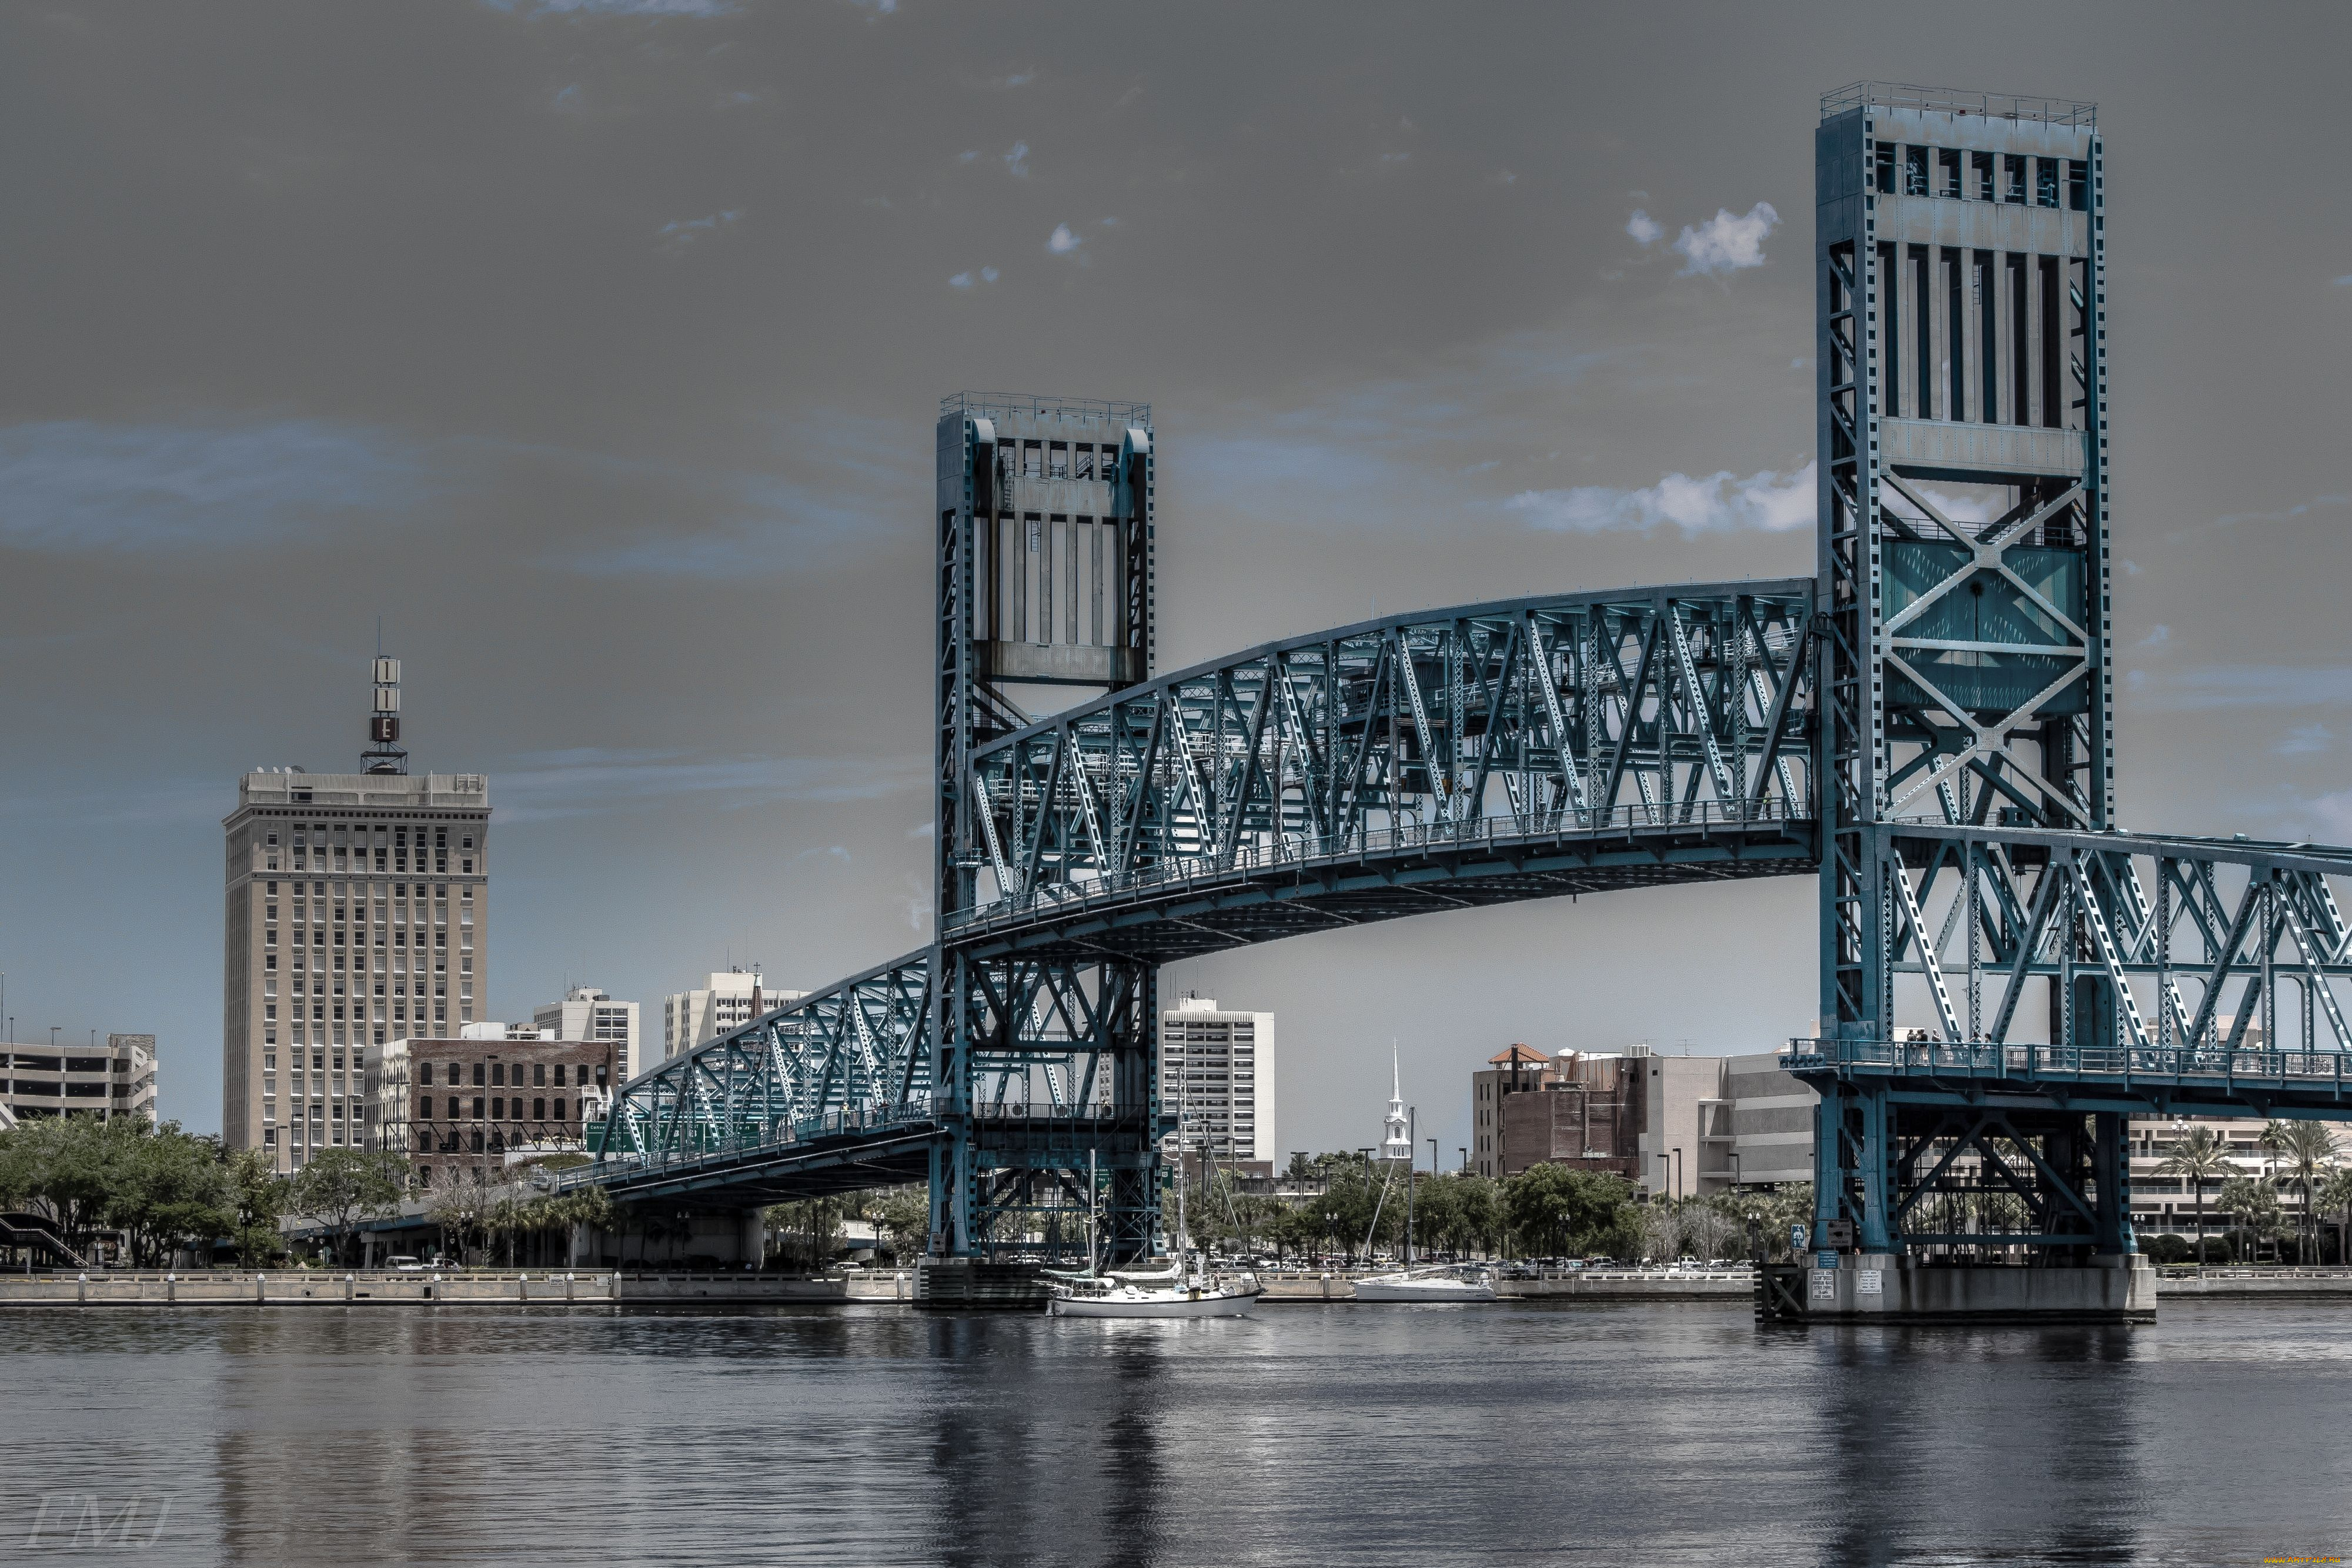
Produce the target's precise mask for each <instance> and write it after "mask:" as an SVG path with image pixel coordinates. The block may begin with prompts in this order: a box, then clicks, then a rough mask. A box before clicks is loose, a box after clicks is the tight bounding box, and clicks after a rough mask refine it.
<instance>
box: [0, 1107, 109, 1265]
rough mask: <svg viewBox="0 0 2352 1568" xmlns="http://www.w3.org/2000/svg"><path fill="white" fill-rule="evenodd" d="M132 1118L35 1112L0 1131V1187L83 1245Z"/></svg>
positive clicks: (100, 1219) (98, 1221) (98, 1216)
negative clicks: (41, 1114) (39, 1113)
mask: <svg viewBox="0 0 2352 1568" xmlns="http://www.w3.org/2000/svg"><path fill="white" fill-rule="evenodd" d="M135 1120H136V1118H132V1117H127V1116H126V1117H121V1118H119V1119H117V1118H109V1119H108V1120H106V1121H100V1119H99V1118H97V1117H95V1116H89V1115H70V1116H37V1117H31V1118H27V1119H26V1121H24V1122H22V1123H20V1124H17V1125H16V1127H15V1128H13V1129H11V1130H10V1131H8V1132H6V1133H0V1190H5V1191H7V1192H9V1193H11V1194H13V1195H15V1197H14V1199H13V1201H15V1202H17V1203H20V1204H23V1205H24V1206H25V1207H27V1208H28V1209H31V1210H32V1211H34V1212H36V1213H38V1214H41V1215H43V1216H45V1217H46V1218H48V1220H49V1221H50V1222H51V1223H52V1224H54V1225H56V1227H57V1228H58V1233H59V1234H61V1235H62V1236H63V1237H64V1238H65V1239H66V1244H67V1245H68V1246H69V1247H72V1248H74V1249H77V1250H86V1249H88V1248H89V1239H90V1235H91V1233H92V1232H93V1231H95V1230H97V1229H98V1228H100V1225H102V1224H103V1223H104V1222H105V1218H106V1206H107V1204H108V1202H109V1201H110V1199H111V1198H112V1197H113V1196H114V1190H115V1186H116V1184H117V1181H118V1179H119V1174H120V1173H119V1171H118V1169H117V1166H118V1164H119V1162H120V1161H121V1157H122V1155H123V1152H124V1148H125V1145H126V1139H127V1138H128V1137H129V1136H130V1135H132V1124H133V1122H134V1121H135Z"/></svg>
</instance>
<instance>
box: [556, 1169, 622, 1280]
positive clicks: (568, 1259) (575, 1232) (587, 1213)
mask: <svg viewBox="0 0 2352 1568" xmlns="http://www.w3.org/2000/svg"><path fill="white" fill-rule="evenodd" d="M548 1202H549V1205H550V1206H551V1209H552V1210H553V1212H554V1214H555V1215H556V1218H557V1221H558V1223H560V1224H561V1225H562V1227H563V1232H564V1238H563V1244H564V1258H563V1266H564V1267H565V1268H567V1269H576V1268H578V1267H579V1266H580V1233H581V1232H582V1231H583V1230H597V1231H604V1230H610V1229H612V1228H614V1225H615V1224H616V1223H618V1221H619V1217H620V1212H621V1210H620V1206H619V1205H618V1204H616V1203H614V1201H613V1195H612V1194H611V1193H609V1192H606V1191H605V1190H604V1188H603V1187H601V1186H583V1187H577V1188H574V1189H573V1190H572V1191H571V1192H567V1193H564V1194H563V1195H562V1196H561V1197H553V1198H550V1199H549V1200H548Z"/></svg>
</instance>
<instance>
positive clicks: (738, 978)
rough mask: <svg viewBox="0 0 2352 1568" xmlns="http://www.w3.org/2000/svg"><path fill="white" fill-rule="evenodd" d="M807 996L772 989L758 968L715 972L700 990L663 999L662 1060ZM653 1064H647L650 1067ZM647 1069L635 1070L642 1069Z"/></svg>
mask: <svg viewBox="0 0 2352 1568" xmlns="http://www.w3.org/2000/svg"><path fill="white" fill-rule="evenodd" d="M806 995H808V993H807V992H806V991H782V990H776V989H773V988H771V987H769V986H768V985H767V984H766V983H765V982H764V981H762V980H761V978H760V971H759V970H758V969H757V968H752V969H729V970H727V971H726V972H724V973H723V974H722V973H714V974H712V975H711V977H710V984H709V986H707V987H704V988H701V989H699V990H692V991H677V992H674V993H672V994H671V995H669V996H667V997H664V998H662V1060H663V1061H668V1060H669V1059H670V1058H671V1057H673V1056H676V1055H677V1054H679V1053H680V1052H681V1051H691V1050H693V1049H694V1048H695V1047H696V1046H698V1045H700V1044H701V1043H702V1042H703V1041H705V1040H717V1039H718V1038H719V1036H720V1035H722V1034H725V1033H726V1032H727V1031H728V1030H731V1029H740V1028H742V1027H743V1026H744V1025H745V1024H747V1023H750V1022H751V1020H752V1019H755V1018H757V1017H759V1016H760V1014H761V1013H763V1012H772V1011H773V1010H774V1009H777V1008H780V1007H782V1005H783V1004H784V1003H786V1002H794V1001H798V1000H800V998H803V997H804V996H806ZM755 999H756V1000H757V1003H758V1006H757V1007H756V1008H755V1007H754V1006H753V1002H754V1000H755ZM652 1065H653V1064H652V1063H651V1062H647V1063H646V1067H650V1066H652ZM645 1070H646V1069H645V1067H639V1068H636V1069H635V1071H639V1072H642V1071H645Z"/></svg>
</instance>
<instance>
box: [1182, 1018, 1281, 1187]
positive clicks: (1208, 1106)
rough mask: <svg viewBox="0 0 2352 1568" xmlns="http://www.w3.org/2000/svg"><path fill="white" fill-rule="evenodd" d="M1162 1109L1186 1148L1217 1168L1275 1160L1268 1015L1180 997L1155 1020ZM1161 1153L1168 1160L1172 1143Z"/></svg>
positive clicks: (1271, 1032)
mask: <svg viewBox="0 0 2352 1568" xmlns="http://www.w3.org/2000/svg"><path fill="white" fill-rule="evenodd" d="M1160 1109H1161V1110H1162V1111H1164V1112H1166V1113H1169V1114H1171V1115H1174V1116H1176V1117H1178V1118H1180V1119H1181V1122H1182V1131H1183V1137H1184V1145H1185V1147H1186V1148H1188V1149H1191V1150H1192V1151H1193V1152H1194V1153H1195V1154H1198V1153H1199V1152H1200V1150H1201V1148H1202V1140H1203V1139H1204V1138H1205V1139H1206V1140H1207V1147H1208V1149H1209V1151H1210V1153H1211V1154H1212V1155H1213V1156H1214V1157H1215V1158H1216V1159H1218V1160H1220V1161H1234V1160H1268V1161H1271V1160H1272V1159H1273V1158H1274V1148H1275V1134H1274V1015H1273V1014H1272V1013H1244V1012H1229V1011H1225V1010H1223V1009H1220V1008H1219V1007H1218V1006H1217V1004H1216V1001H1215V1000H1214V998H1209V997H1186V998H1183V999H1182V1000H1181V1001H1179V1002H1178V1003H1177V1004H1176V1005H1175V1006H1174V1007H1172V1008H1170V1009H1166V1010H1165V1011H1163V1012H1162V1013H1160ZM1167 1147H1168V1150H1169V1152H1170V1154H1171V1155H1173V1154H1174V1152H1175V1148H1176V1140H1175V1138H1174V1137H1173V1136H1171V1137H1170V1138H1169V1139H1168V1141H1167Z"/></svg>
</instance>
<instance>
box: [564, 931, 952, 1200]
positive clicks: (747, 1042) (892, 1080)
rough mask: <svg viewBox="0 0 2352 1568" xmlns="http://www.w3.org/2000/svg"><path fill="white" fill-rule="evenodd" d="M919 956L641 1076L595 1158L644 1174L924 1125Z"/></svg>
mask: <svg viewBox="0 0 2352 1568" xmlns="http://www.w3.org/2000/svg"><path fill="white" fill-rule="evenodd" d="M930 995H931V970H930V955H929V952H928V951H926V952H921V953H914V954H910V955H908V956H906V957H904V958H901V959H899V960H898V961H897V962H896V963H892V964H886V965H883V966H882V967H879V968H877V969H869V970H867V971H866V973H865V974H862V975H858V976H856V977H853V978H850V979H847V980H844V981H842V982H840V983H839V984H838V985H835V986H833V987H831V988H828V989H826V990H823V991H818V992H815V993H814V994H812V995H810V996H807V997H803V998H799V999H798V1000H796V1001H793V1002H792V1003H790V1004H788V1005H786V1006H784V1007H782V1008H779V1009H776V1010H774V1011H772V1012H769V1013H767V1014H765V1015H764V1016H762V1017H761V1018H758V1019H753V1020H752V1021H751V1022H750V1023H748V1024H746V1025H744V1026H743V1027H741V1028H740V1029H737V1030H730V1031H729V1032H728V1033H726V1034H723V1035H720V1036H719V1038H718V1039H716V1040H710V1041H709V1042H708V1043H706V1044H703V1045H700V1046H697V1047H695V1048H694V1049H693V1050H691V1051H685V1052H682V1053H681V1054H679V1055H677V1056H675V1057H672V1058H671V1059H669V1060H668V1061H665V1062H663V1063H661V1064H660V1065H659V1066H657V1067H655V1068H653V1069H651V1070H650V1071H646V1072H644V1073H641V1074H639V1075H638V1076H637V1077H636V1078H635V1079H633V1080H631V1081H630V1082H628V1083H627V1084H625V1085H624V1086H623V1087H622V1088H621V1090H620V1091H619V1092H618V1093H616V1094H615V1095H614V1100H613V1106H612V1109H611V1111H610V1113H608V1114H607V1117H606V1120H605V1129H604V1144H603V1153H604V1159H605V1160H607V1161H613V1162H620V1163H622V1164H625V1165H626V1166H629V1167H631V1168H632V1169H633V1171H635V1172H636V1173H639V1174H642V1175H645V1176H652V1175H654V1174H656V1173H662V1172H667V1171H670V1170H673V1169H683V1168H685V1167H697V1168H699V1167H704V1166H710V1165H712V1164H713V1163H714V1162H715V1163H717V1164H719V1165H722V1166H735V1165H740V1164H741V1163H742V1162H744V1161H746V1160H751V1159H755V1158H766V1157H769V1156H773V1155H782V1154H785V1153H788V1152H790V1151H793V1150H794V1149H796V1148H797V1147H799V1146H800V1145H803V1144H805V1143H807V1142H808V1141H809V1140H811V1139H813V1138H822V1137H832V1136H836V1135H839V1134H849V1133H860V1132H869V1131H880V1130H883V1129H898V1128H903V1127H905V1126H907V1125H908V1124H928V1123H929V1118H930V1101H931V1060H930V1051H929V1031H928V1028H927V1025H928V1022H929V1016H930Z"/></svg>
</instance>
